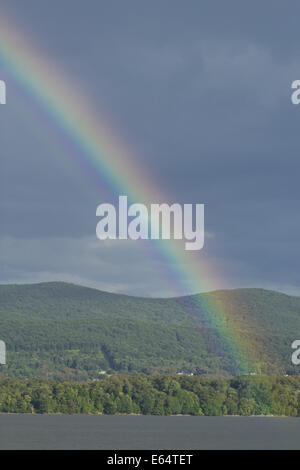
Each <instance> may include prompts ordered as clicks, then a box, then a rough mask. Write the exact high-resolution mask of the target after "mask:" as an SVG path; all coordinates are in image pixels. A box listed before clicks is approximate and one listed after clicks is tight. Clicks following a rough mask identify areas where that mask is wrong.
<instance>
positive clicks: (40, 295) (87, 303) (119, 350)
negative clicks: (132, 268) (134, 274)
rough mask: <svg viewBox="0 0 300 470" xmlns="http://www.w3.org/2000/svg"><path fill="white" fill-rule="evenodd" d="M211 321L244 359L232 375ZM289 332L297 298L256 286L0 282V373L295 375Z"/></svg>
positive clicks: (298, 313)
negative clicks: (124, 289) (145, 288)
mask: <svg viewBox="0 0 300 470" xmlns="http://www.w3.org/2000/svg"><path fill="white" fill-rule="evenodd" d="M216 312H217V315H216ZM219 312H221V314H219ZM214 316H215V317H214ZM213 318H217V319H219V318H221V319H222V322H223V323H224V324H226V328H227V330H228V331H230V332H232V336H233V338H238V339H239V341H240V343H241V344H242V345H243V346H244V348H245V350H246V353H247V355H249V357H250V356H253V357H254V361H253V360H252V362H251V364H250V362H249V365H248V367H246V369H247V370H239V367H238V366H237V364H236V361H234V358H233V357H232V351H231V350H230V348H229V349H228V347H227V346H228V345H227V346H226V344H224V343H223V340H222V339H223V338H222V334H221V333H220V331H219V326H218V321H217V322H214V321H211V320H212V319H213ZM298 332H299V335H298V336H299V337H300V298H298V297H292V296H288V295H286V294H281V293H278V292H273V291H266V290H263V289H236V290H224V291H216V292H211V293H207V294H199V295H193V296H185V297H178V298H172V299H151V298H140V297H131V296H126V295H119V294H111V293H108V292H102V291H99V290H96V289H90V288H87V287H82V286H76V285H73V284H67V283H62V282H51V283H41V284H29V285H0V339H2V340H4V341H5V342H6V345H7V365H6V366H1V372H2V374H3V375H5V376H11V377H53V378H62V379H75V380H85V379H97V378H99V377H101V376H102V375H103V371H105V372H106V373H115V372H119V373H120V372H122V373H128V372H129V373H141V372H142V373H146V374H153V373H165V372H166V373H176V372H186V373H192V372H194V373H195V372H197V373H201V374H204V375H218V376H230V375H236V374H239V373H267V374H272V375H274V374H278V375H280V374H286V373H289V374H290V373H299V371H298V369H300V367H299V366H298V368H297V366H292V364H291V354H292V350H291V343H292V341H294V340H295V339H298V338H297V334H298Z"/></svg>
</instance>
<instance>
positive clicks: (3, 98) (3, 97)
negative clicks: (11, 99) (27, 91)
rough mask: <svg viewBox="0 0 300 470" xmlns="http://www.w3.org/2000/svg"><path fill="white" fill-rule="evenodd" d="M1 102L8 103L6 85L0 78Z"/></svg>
mask: <svg viewBox="0 0 300 470" xmlns="http://www.w3.org/2000/svg"><path fill="white" fill-rule="evenodd" d="M0 104H6V85H5V82H4V81H3V80H0Z"/></svg>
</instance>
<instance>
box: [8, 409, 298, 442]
mask: <svg viewBox="0 0 300 470" xmlns="http://www.w3.org/2000/svg"><path fill="white" fill-rule="evenodd" d="M0 449H108V450H110V449H115V450H118V449H129V450H130V449H151V450H155V449H174V450H175V449H300V418H263V417H249V418H248V417H206V416H107V415H104V416H93V415H91V416H89V415H25V414H23V415H22V414H15V415H14V414H8V415H5V414H2V415H0Z"/></svg>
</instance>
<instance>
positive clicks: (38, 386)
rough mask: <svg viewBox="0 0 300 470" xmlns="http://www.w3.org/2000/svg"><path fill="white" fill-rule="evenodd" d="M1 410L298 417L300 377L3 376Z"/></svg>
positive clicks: (0, 392)
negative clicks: (80, 379) (77, 378)
mask: <svg viewBox="0 0 300 470" xmlns="http://www.w3.org/2000/svg"><path fill="white" fill-rule="evenodd" d="M0 412H2V413H71V414H74V413H91V414H100V413H104V414H143V415H177V414H187V415H206V416H212V415H215V416H221V415H241V416H249V415H281V416H300V377H299V376H294V377H267V376H242V377H238V378H233V379H214V378H203V377H195V376H185V375H156V376H146V375H136V376H132V375H113V376H110V377H106V378H104V379H103V380H97V381H90V382H65V381H54V380H44V379H36V380H34V379H27V380H23V381H21V380H18V379H2V380H0Z"/></svg>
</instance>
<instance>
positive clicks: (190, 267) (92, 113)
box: [0, 13, 260, 372]
mask: <svg viewBox="0 0 300 470" xmlns="http://www.w3.org/2000/svg"><path fill="white" fill-rule="evenodd" d="M0 63H1V64H2V65H4V67H5V69H6V70H7V72H8V73H9V75H10V77H11V78H12V79H13V82H14V83H16V86H18V87H19V88H21V89H22V91H23V93H24V94H25V95H26V97H29V99H30V101H31V102H32V103H33V105H34V106H37V108H38V109H39V112H40V113H41V114H42V115H43V116H44V119H46V120H47V127H49V132H50V133H53V132H54V134H55V136H56V138H57V141H58V142H59V144H60V145H61V148H62V149H63V150H64V151H65V153H66V154H67V155H68V157H67V158H69V159H70V161H72V163H73V164H75V165H77V166H78V167H79V168H80V169H81V170H82V173H83V174H84V175H85V177H88V178H89V179H90V181H91V182H92V183H93V184H94V186H95V187H96V188H97V189H99V188H100V182H101V183H102V184H104V185H106V186H107V187H109V188H110V190H111V191H112V193H113V194H115V195H117V196H118V195H120V194H126V195H127V196H128V199H129V200H130V201H132V202H141V203H144V204H150V203H152V202H154V199H155V200H158V201H159V202H165V201H167V200H168V198H166V196H165V195H163V194H162V191H161V189H160V188H158V187H157V186H156V184H155V181H154V177H153V176H151V175H150V172H149V170H146V169H145V168H144V167H143V168H141V165H140V161H139V159H138V158H137V157H136V156H135V155H134V152H133V151H132V149H131V148H130V146H129V145H128V144H126V145H125V144H124V142H123V141H121V139H120V138H119V137H118V136H117V135H116V133H115V132H113V131H112V128H111V126H109V125H108V124H107V119H104V118H103V117H101V116H100V115H99V111H98V110H97V111H96V110H94V109H93V106H92V104H91V103H89V101H88V99H87V98H86V96H85V94H84V93H83V92H82V90H80V89H79V88H77V87H76V85H75V84H74V79H73V77H72V78H70V77H69V78H68V77H67V75H66V74H65V73H62V72H61V70H59V69H58V67H57V65H56V64H55V63H54V62H53V61H51V60H50V59H49V58H46V57H45V54H44V53H43V52H42V51H41V50H40V49H39V48H38V47H36V45H35V44H34V41H33V40H29V38H28V35H26V34H25V33H24V32H23V28H21V27H20V26H18V27H17V26H15V22H12V21H11V20H10V19H9V18H8V17H7V15H3V13H1V18H0ZM53 130H54V131H53ZM98 202H99V201H96V203H98ZM153 244H154V245H155V249H156V250H158V252H159V254H160V256H162V258H163V260H164V262H165V263H166V264H167V266H168V269H169V270H170V271H171V272H172V274H173V277H174V278H175V279H177V281H180V283H181V285H182V286H183V289H184V291H185V292H186V291H187V290H188V291H189V292H190V293H199V292H208V291H212V290H216V289H217V288H218V285H217V281H215V285H212V284H211V281H210V283H209V284H210V285H208V283H206V282H205V279H206V278H209V279H211V278H214V279H217V278H218V277H220V274H218V276H216V272H218V270H216V269H215V270H214V269H213V266H212V264H208V263H205V265H204V263H203V262H199V260H198V259H197V256H195V255H194V254H193V253H188V252H186V251H185V250H184V247H183V244H181V243H180V242H177V241H173V240H170V241H162V240H160V241H153ZM214 294H215V295H214ZM217 297H218V295H217V293H212V294H205V295H203V296H201V300H200V298H199V296H197V295H195V296H194V297H193V298H194V301H195V304H196V305H197V306H198V307H199V308H201V310H202V312H204V315H206V319H207V322H208V324H209V325H210V326H214V327H215V328H216V329H217V331H218V335H219V338H220V341H221V342H222V344H223V346H224V348H225V350H226V351H227V352H228V353H229V354H230V356H231V358H232V360H233V361H234V363H235V367H236V370H237V371H239V372H246V371H248V372H249V371H251V370H254V368H255V364H257V362H258V360H259V359H258V358H259V357H260V356H259V350H258V349H259V348H256V352H255V353H253V349H254V348H253V345H251V342H250V339H249V338H246V337H245V335H244V334H243V327H244V326H245V321H246V320H245V319H243V320H241V318H240V317H241V316H240V315H238V309H239V307H238V305H237V306H235V307H234V308H233V307H232V306H231V309H229V310H230V311H229V310H228V309H226V311H225V309H224V308H223V307H222V305H221V302H220V301H218V300H217ZM233 311H234V314H232V312H233ZM247 321H249V320H247Z"/></svg>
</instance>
